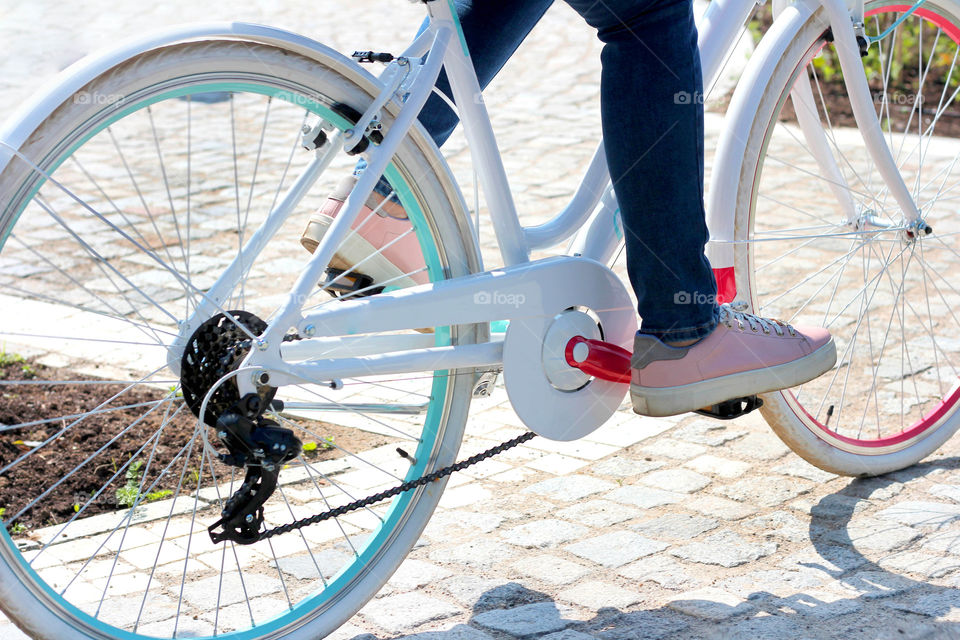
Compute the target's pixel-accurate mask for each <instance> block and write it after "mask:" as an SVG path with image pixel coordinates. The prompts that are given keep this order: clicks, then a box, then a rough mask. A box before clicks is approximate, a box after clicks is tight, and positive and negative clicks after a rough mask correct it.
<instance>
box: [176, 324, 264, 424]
mask: <svg viewBox="0 0 960 640" xmlns="http://www.w3.org/2000/svg"><path fill="white" fill-rule="evenodd" d="M227 313H229V314H230V316H233V318H235V319H236V322H234V321H233V320H232V319H230V318H229V317H227V315H225V314H222V313H218V314H217V315H215V316H213V317H212V318H210V319H209V320H207V321H206V322H204V323H203V324H201V325H200V326H199V327H198V328H197V330H196V331H194V332H193V335H191V336H190V339H189V340H188V341H187V344H186V348H185V349H184V351H183V357H182V358H181V359H180V386H181V388H182V389H183V399H184V401H185V402H186V403H187V406H188V407H190V410H191V411H193V414H194V415H195V416H198V417H199V416H200V407H201V405H202V404H203V399H204V397H206V395H207V393H208V392H209V391H210V389H212V388H213V386H214V385H215V384H216V383H217V381H218V380H220V379H221V378H223V376H225V375H227V374H229V373H231V372H233V371H236V369H237V368H238V367H239V366H240V363H241V362H243V359H244V358H245V357H246V355H247V353H249V352H250V347H251V339H250V334H253V335H255V336H259V335H260V334H262V333H263V332H264V330H265V329H266V328H267V323H266V322H264V321H263V320H261V319H260V318H258V317H257V316H255V315H253V314H252V313H250V312H248V311H239V310H238V311H228V312H227ZM238 323H239V324H238ZM241 325H242V327H243V328H241ZM244 329H246V331H244ZM247 332H249V334H248V333H247ZM257 393H258V395H259V396H260V400H261V405H260V406H262V407H266V406H269V404H270V401H271V400H273V397H274V395H276V393H277V388H276V387H269V386H266V385H264V386H260V387H259V388H258V391H257ZM239 400H240V392H239V390H238V388H237V383H236V380H235V379H230V380H228V381H226V382H224V383H223V384H221V385H220V386H219V387H218V388H217V390H216V391H214V392H213V395H212V396H211V397H210V401H209V402H208V403H207V410H206V412H205V414H204V416H203V421H204V423H206V424H207V425H208V426H211V427H215V426H216V425H217V419H219V418H220V416H222V415H223V414H224V413H225V412H226V411H228V410H229V409H230V408H231V407H233V406H234V405H235V404H236V403H237V402H238V401H239Z"/></svg>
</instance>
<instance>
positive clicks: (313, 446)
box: [303, 436, 333, 452]
mask: <svg viewBox="0 0 960 640" xmlns="http://www.w3.org/2000/svg"><path fill="white" fill-rule="evenodd" d="M317 449H319V450H320V451H329V450H330V449H333V438H331V437H329V436H328V437H326V438H323V439H322V440H320V442H313V441H312V440H311V441H309V442H304V443H303V450H304V451H307V452H310V451H316V450H317Z"/></svg>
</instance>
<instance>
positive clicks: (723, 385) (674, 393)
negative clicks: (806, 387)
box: [630, 338, 837, 417]
mask: <svg viewBox="0 0 960 640" xmlns="http://www.w3.org/2000/svg"><path fill="white" fill-rule="evenodd" d="M836 362H837V348H836V345H835V344H834V342H833V338H830V341H829V342H827V343H826V344H825V345H823V346H822V347H820V348H819V349H817V350H816V351H814V352H813V353H811V354H809V355H806V356H804V357H802V358H800V359H798V360H794V361H792V362H786V363H784V364H780V365H777V366H775V367H766V368H763V369H755V370H752V371H744V372H742V373H732V374H730V375H727V376H722V377H719V378H711V379H709V380H703V381H700V382H693V383H691V384H684V385H679V386H676V387H641V386H638V385H634V384H631V385H630V399H631V400H632V401H633V411H634V412H635V413H639V414H640V415H644V416H653V417H663V416H674V415H677V414H679V413H686V412H688V411H695V410H697V409H700V408H701V407H709V406H710V405H712V404H717V403H718V402H723V401H724V400H729V399H731V398H741V397H744V396H752V395H755V394H758V393H767V392H769V391H779V390H781V389H789V388H790V387H795V386H797V385H799V384H803V383H805V382H809V381H810V380H813V379H814V378H816V377H818V376H820V375H823V374H824V373H826V372H827V371H829V370H830V369H831V368H832V367H833V365H834V364H836Z"/></svg>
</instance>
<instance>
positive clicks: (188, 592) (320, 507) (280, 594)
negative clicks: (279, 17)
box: [0, 41, 477, 640]
mask: <svg viewBox="0 0 960 640" xmlns="http://www.w3.org/2000/svg"><path fill="white" fill-rule="evenodd" d="M340 67H342V64H341V63H339V62H337V63H336V64H335V61H334V60H332V59H331V60H330V61H327V62H325V61H323V60H317V59H312V58H311V59H308V58H306V57H303V56H300V55H298V54H294V53H291V52H289V51H284V50H280V49H278V48H275V47H271V46H265V45H259V44H253V43H248V42H236V41H211V42H194V43H186V44H180V45H174V46H169V47H166V48H163V49H158V50H155V51H151V52H148V53H145V54H142V55H140V56H138V57H137V58H134V59H131V60H128V61H125V62H124V63H122V64H120V65H118V66H117V67H115V68H114V69H112V70H110V71H109V72H106V73H104V74H103V75H101V76H100V77H98V78H97V79H96V80H94V81H93V82H91V83H90V84H89V85H88V86H86V87H85V88H84V89H83V90H82V91H81V92H79V93H78V94H76V96H75V97H74V98H73V99H72V100H70V101H68V102H67V103H64V104H63V105H61V106H60V107H59V108H58V109H57V110H56V111H55V112H54V113H53V114H52V115H51V116H50V117H49V118H48V119H47V120H45V121H44V122H43V123H42V124H41V125H40V126H39V127H38V128H37V129H36V130H35V131H34V132H33V134H32V135H31V136H30V137H29V139H28V140H27V141H26V142H25V144H24V145H23V147H22V149H21V151H22V153H23V154H24V156H26V157H27V158H29V159H30V161H31V162H30V163H28V162H25V161H23V160H21V159H15V160H13V161H12V162H11V164H10V165H9V166H8V167H7V168H6V169H5V170H4V171H3V173H0V194H2V199H0V264H2V265H3V270H2V275H0V300H2V302H3V304H2V307H3V309H4V310H5V313H4V314H3V318H2V320H0V341H2V347H3V352H2V354H0V355H2V357H0V379H2V380H0V381H2V390H3V411H2V414H0V423H2V424H0V519H2V523H3V525H4V527H2V528H0V608H2V609H3V610H4V611H5V612H6V613H7V614H8V615H9V616H10V617H11V618H12V619H13V620H14V621H16V622H17V623H18V624H19V625H20V626H21V627H22V628H23V629H24V630H26V631H27V632H28V633H30V634H31V635H32V636H34V637H37V638H49V639H52V640H61V639H63V638H87V639H96V640H116V639H119V638H124V639H129V638H134V637H152V638H154V637H188V636H189V637H205V638H209V637H217V638H244V639H252V638H258V639H260V638H274V639H278V638H298V639H301V640H308V639H309V640H314V639H316V638H322V637H324V636H326V635H327V634H328V633H330V632H331V631H333V630H334V629H336V628H337V627H338V626H339V625H340V624H342V623H343V622H344V621H345V620H347V619H348V618H349V617H350V616H352V615H353V614H354V613H355V612H356V611H357V610H358V609H359V608H360V607H361V606H362V605H363V604H364V603H365V602H366V601H367V600H369V599H370V598H371V597H372V596H373V595H374V594H375V593H376V592H377V590H378V589H379V588H380V586H381V585H382V584H383V583H384V582H385V581H386V580H387V578H388V577H389V576H390V575H391V573H392V572H393V571H394V570H395V569H396V567H397V566H398V565H399V564H400V562H401V561H402V560H403V559H404V557H405V556H406V554H407V552H408V551H409V549H410V548H411V546H412V545H413V544H414V543H415V542H416V540H417V539H418V537H419V535H420V533H421V531H422V529H423V527H424V525H425V524H426V522H427V519H428V518H429V517H430V515H431V513H432V511H433V509H434V507H435V506H436V503H437V501H438V499H439V496H440V494H441V492H442V489H443V486H442V485H443V483H436V484H434V485H431V486H427V487H422V488H420V489H417V490H414V491H409V492H407V493H404V494H402V495H400V496H397V497H396V498H394V499H392V500H391V501H386V502H382V503H379V504H374V505H371V506H369V507H367V508H363V509H359V510H357V511H353V512H350V513H347V514H343V515H342V516H341V517H338V518H336V519H333V520H329V521H327V522H325V523H323V524H320V525H315V526H311V527H308V528H305V529H302V530H299V531H295V532H292V533H288V534H285V535H281V536H279V537H274V538H271V539H269V540H266V541H261V542H258V543H255V544H253V545H249V546H241V545H237V544H234V543H232V542H227V543H221V544H213V543H212V542H211V540H210V538H209V537H208V535H207V532H206V528H207V527H208V526H210V525H211V524H212V523H213V522H214V521H216V520H217V519H218V518H219V515H220V512H221V510H222V508H223V506H224V501H225V500H226V499H227V498H228V497H229V496H230V495H231V494H232V493H234V492H235V491H236V490H237V487H238V485H239V482H240V480H241V479H242V475H240V474H239V473H238V470H237V469H236V468H234V467H230V466H227V465H225V464H224V463H223V462H221V461H219V460H218V459H217V458H216V456H215V453H216V452H217V451H223V449H222V447H221V446H219V445H217V446H216V447H214V446H210V445H208V444H206V442H207V441H210V442H211V443H216V442H217V436H216V435H215V434H214V433H212V431H213V430H210V429H209V427H207V426H206V425H204V424H203V423H202V422H201V421H199V420H198V419H197V417H196V415H195V414H196V413H198V411H197V409H199V407H194V406H193V404H194V403H195V400H196V398H197V397H200V398H202V397H203V396H204V395H205V392H206V391H207V390H208V388H209V385H210V384H212V382H213V381H215V380H216V379H217V378H218V377H219V376H220V374H223V373H225V372H229V371H230V370H231V369H230V368H231V366H233V363H236V362H238V361H239V360H240V359H242V357H241V356H242V354H243V350H244V349H249V348H250V341H249V340H247V336H246V335H244V334H249V333H250V332H251V331H252V332H253V333H256V332H257V331H258V329H257V328H256V327H258V326H262V325H261V324H258V321H255V320H252V319H250V318H251V316H257V317H259V318H260V319H262V320H269V319H270V317H271V314H273V313H274V312H275V311H276V309H277V307H278V305H279V304H280V303H282V302H283V301H284V300H285V297H286V296H285V292H286V291H287V290H288V289H289V288H290V287H291V285H292V283H293V281H294V279H295V278H296V276H297V275H298V273H299V271H300V270H301V269H302V268H303V265H304V264H305V263H306V260H307V258H308V254H307V253H306V252H305V251H303V249H302V248H301V246H300V242H299V238H300V232H301V230H302V229H303V228H304V225H305V222H306V218H307V216H308V215H309V214H310V212H311V211H312V210H314V209H316V208H317V206H319V205H320V204H321V203H322V202H323V201H324V197H325V196H326V195H327V194H328V193H329V192H331V191H333V189H334V187H335V185H336V184H337V183H338V182H339V181H340V180H341V179H342V178H343V177H344V176H347V175H349V174H350V172H351V171H352V170H353V168H354V165H355V163H356V157H350V156H346V155H345V154H340V156H339V157H337V158H336V159H335V160H334V161H333V162H332V164H331V165H330V168H329V169H328V170H327V171H326V173H324V174H323V175H322V176H321V178H320V179H319V180H318V182H317V183H316V185H315V186H314V188H313V190H312V192H311V193H310V194H309V195H308V196H307V199H306V200H305V201H304V203H302V205H301V207H300V208H299V209H298V211H297V212H296V213H295V215H294V216H293V217H292V218H291V219H290V220H288V221H287V222H286V223H284V225H283V226H282V227H281V228H280V230H279V231H278V232H277V233H276V235H275V236H274V237H273V238H272V239H271V241H270V243H269V245H268V246H267V247H266V249H265V250H264V251H263V252H261V253H260V254H259V255H258V256H257V258H256V259H255V260H252V261H250V262H249V263H244V264H242V265H241V267H242V268H241V270H240V271H241V272H242V273H243V274H244V275H243V277H241V278H240V279H239V282H238V283H237V285H236V286H235V287H234V288H233V290H232V291H231V292H230V295H228V296H225V297H223V299H222V300H221V301H219V302H218V303H217V307H218V309H219V310H220V311H228V310H229V311H230V312H231V314H230V316H231V317H235V318H240V319H241V321H240V324H243V325H244V326H242V327H241V326H239V325H237V326H230V325H229V322H221V323H216V322H214V323H211V324H209V325H207V326H206V328H205V330H206V331H208V333H209V335H207V336H205V337H204V339H205V340H206V341H205V342H204V343H203V344H204V345H207V346H205V347H204V348H205V349H207V350H208V351H207V352H205V353H203V354H202V355H203V357H204V358H206V359H207V361H209V362H213V363H214V370H213V372H212V376H211V375H208V377H207V378H205V379H204V378H203V376H201V375H199V374H198V373H197V372H196V371H194V372H193V374H194V375H193V378H192V380H194V383H196V381H197V380H200V382H199V383H196V384H199V385H200V386H201V388H199V389H198V388H194V387H191V388H186V387H185V386H184V385H183V384H182V381H184V380H186V379H187V378H186V370H187V369H189V368H190V367H191V364H190V362H188V361H187V360H186V359H184V360H181V359H180V358H178V357H171V356H170V353H171V348H170V346H171V345H172V344H174V342H175V339H176V337H177V335H178V334H179V333H181V332H182V331H183V327H182V323H183V322H184V321H185V319H186V318H189V317H190V315H191V313H192V312H193V310H195V309H196V308H197V307H198V305H199V304H200V303H201V301H203V300H207V299H208V298H209V297H208V296H207V295H206V292H207V291H208V289H209V288H210V287H211V285H212V284H213V283H214V282H215V280H216V279H217V277H218V276H219V274H221V273H222V272H223V271H224V269H225V267H226V266H227V265H228V264H229V263H231V261H234V260H235V259H236V258H237V256H238V255H239V252H240V250H241V248H242V247H244V246H245V245H246V244H247V243H248V241H249V240H250V238H251V236H252V235H253V234H254V232H256V230H257V229H258V228H259V227H260V224H261V223H262V221H263V220H264V219H265V217H266V215H267V213H268V212H269V211H270V210H271V209H272V208H273V206H274V205H275V203H276V202H277V201H278V199H279V198H280V197H282V196H283V194H284V192H285V191H286V188H287V187H288V186H289V185H290V184H291V182H292V181H293V180H294V179H295V178H296V176H298V175H300V173H301V172H302V171H303V168H304V167H305V166H306V164H307V163H308V162H309V160H310V159H311V157H312V156H311V153H308V152H306V151H303V150H302V149H300V143H301V129H302V127H303V126H304V125H305V124H311V123H313V122H314V121H315V120H316V119H317V118H322V119H323V120H325V121H326V122H327V123H329V124H330V125H332V126H333V127H334V128H339V129H341V130H343V129H346V128H348V127H349V126H351V122H350V120H349V118H350V116H351V113H355V112H363V111H364V109H365V108H366V105H367V104H369V102H370V101H371V99H372V98H373V95H374V94H375V92H376V91H377V87H376V86H375V84H374V83H373V82H372V81H371V80H370V79H369V77H365V76H363V75H361V74H360V73H357V74H356V76H355V77H352V78H347V77H344V76H343V75H341V74H340V73H339V72H338V71H336V69H338V68H340ZM398 108H399V107H398V106H397V105H395V104H391V105H390V106H389V107H388V109H387V110H386V111H387V112H386V113H385V114H384V117H383V118H382V122H383V126H384V127H385V128H387V129H389V126H390V124H391V123H392V121H393V117H394V116H395V113H396V111H397V109H398ZM31 163H32V164H34V165H35V166H32V165H31ZM47 176H49V178H48V177H47ZM385 177H386V178H387V180H388V182H389V184H390V186H391V188H392V189H393V191H394V192H395V195H396V197H397V199H398V200H399V202H400V204H401V205H402V206H403V209H404V210H405V211H406V212H407V214H408V215H409V220H408V221H406V222H403V223H399V222H398V223H397V224H396V225H395V226H397V227H402V229H401V231H400V232H399V233H401V234H402V235H404V236H407V246H411V245H412V246H413V247H419V249H418V251H419V252H420V254H421V255H419V256H418V259H417V260H411V264H413V265H414V266H413V267H411V270H410V271H409V272H407V273H403V274H401V275H402V276H403V277H394V278H392V280H391V281H390V282H388V281H386V280H384V279H383V278H384V276H379V275H378V276H376V277H377V278H379V280H378V281H376V282H373V281H369V280H358V281H360V282H363V283H365V284H364V286H360V287H353V289H351V290H350V291H347V292H344V291H343V290H341V291H340V292H339V295H340V296H348V297H349V296H359V295H369V294H376V293H377V292H378V291H380V290H382V289H383V288H385V287H390V288H396V287H402V286H407V285H409V284H412V283H413V282H416V281H419V282H424V281H436V280H442V279H445V278H452V277H458V276H462V275H466V274H467V273H470V272H472V271H474V270H476V269H477V258H476V253H475V248H474V245H473V244H472V236H471V234H470V231H469V225H468V224H467V222H466V216H465V213H464V210H463V206H462V201H461V199H460V197H459V193H458V191H457V190H456V187H455V186H454V184H453V183H452V181H451V179H450V177H449V171H448V170H447V169H446V167H445V164H444V162H443V160H442V158H440V156H439V155H438V154H437V152H436V148H435V147H434V146H433V144H432V143H431V142H430V141H429V140H428V139H427V138H426V136H425V135H424V133H423V131H422V130H421V129H419V128H416V129H414V130H412V131H411V133H410V135H409V136H408V137H407V139H405V141H404V142H403V143H402V144H401V146H400V148H399V150H398V152H397V154H396V155H395V157H394V158H393V159H392V161H391V164H390V167H389V169H388V171H387V173H386V175H385ZM376 218H377V216H376V215H373V216H368V217H367V219H370V220H374V219H376ZM355 231H356V233H357V234H360V233H362V231H363V229H362V223H360V224H358V225H356V226H355ZM410 240H413V242H412V243H411V242H410ZM380 253H381V249H380V248H378V247H372V248H371V249H370V255H369V257H368V259H366V262H365V265H364V267H363V268H361V267H360V262H361V261H363V260H364V259H365V258H366V256H364V257H357V256H353V257H352V260H353V261H355V263H356V265H357V269H356V271H357V272H363V271H364V269H366V267H367V265H369V264H371V263H374V262H376V261H377V260H378V259H380V258H381V257H382V256H381V255H380ZM407 257H408V258H410V256H407ZM347 266H350V265H347ZM367 275H369V274H367ZM354 280H357V279H356V278H355V279H354ZM324 288H325V287H318V288H317V289H316V292H315V294H314V295H313V296H312V297H311V298H310V299H309V300H307V301H305V302H304V305H303V307H304V308H305V309H309V308H312V307H317V306H321V305H325V304H339V303H338V302H337V301H336V299H335V298H334V297H332V296H331V295H329V293H328V292H327V291H325V290H324ZM241 311H242V312H243V313H241ZM243 319H246V320H243ZM202 320H204V318H200V321H202ZM401 333H402V332H401ZM408 333H409V335H399V336H398V334H397V332H392V333H391V334H389V336H381V337H380V338H381V339H382V338H384V337H389V338H390V339H397V340H406V341H407V342H410V341H411V340H416V341H419V342H421V343H422V342H429V345H430V346H433V345H449V344H458V343H460V344H462V343H470V342H473V341H475V340H476V339H477V335H476V334H477V328H476V327H474V326H457V327H427V326H425V327H423V328H422V329H420V330H419V331H418V332H408ZM321 337H322V336H321ZM207 338H209V339H207ZM353 338H354V339H355V340H356V339H359V338H360V336H353ZM374 338H377V336H374ZM218 345H219V346H218ZM216 367H221V368H222V370H217V369H216ZM207 373H208V374H209V372H207ZM461 373H462V375H461ZM205 375H206V374H205ZM398 378H400V379H398ZM204 380H206V382H204ZM472 383H473V371H469V372H458V371H436V372H427V373H426V374H424V375H420V376H418V375H406V376H394V377H393V378H392V379H388V378H386V377H383V376H381V377H380V378H369V377H368V378H358V379H344V380H343V381H342V384H341V385H339V386H338V385H333V386H331V385H329V384H327V385H323V384H316V385H295V386H290V387H283V388H281V389H280V390H279V392H278V394H277V398H278V399H282V400H284V401H285V403H286V407H287V409H285V410H281V411H282V412H280V413H276V412H272V413H269V414H268V416H267V417H268V418H270V419H271V420H273V421H275V422H277V423H278V424H280V425H281V426H283V427H285V428H288V429H291V430H292V431H293V432H294V434H295V435H296V436H297V438H299V439H300V440H301V441H302V442H303V443H305V445H306V446H305V447H304V451H303V453H302V454H301V455H299V456H298V457H297V458H295V459H293V460H291V461H290V462H289V463H288V466H287V468H285V469H284V470H283V471H281V473H280V484H279V486H278V488H277V490H276V491H275V493H274V494H273V496H272V498H271V499H270V500H269V501H268V502H267V503H266V504H265V505H264V508H265V514H264V517H265V520H266V525H265V526H268V527H269V526H276V525H279V524H284V523H287V522H290V521H292V520H295V519H298V518H302V517H305V516H308V515H312V514H314V513H317V512H319V511H325V510H328V509H331V508H334V507H337V506H340V505H343V504H346V503H348V502H351V501H353V500H355V499H358V498H362V497H364V496H367V495H370V494H372V493H377V492H379V491H381V490H382V489H383V488H385V487H388V486H393V485H395V484H398V483H400V482H402V481H403V480H405V479H407V480H409V479H413V478H416V477H419V476H421V475H423V474H424V473H429V472H430V471H432V470H434V469H436V468H438V467H442V466H444V465H446V464H448V463H450V462H452V461H453V460H454V459H455V457H456V454H457V450H458V447H459V443H460V440H461V438H462V433H463V428H464V423H465V420H466V414H467V408H468V406H469V400H470V391H471V386H472ZM192 384H193V383H192ZM229 384H233V383H232V382H230V383H228V385H229ZM204 385H206V386H204ZM187 386H189V385H187ZM185 396H186V399H185ZM191 399H193V401H191ZM214 404H216V403H214ZM211 406H213V405H211ZM222 408H223V407H221V408H220V409H215V411H216V410H221V409H222ZM398 449H402V450H403V451H404V454H405V456H401V455H399V454H398V452H397V451H398Z"/></svg>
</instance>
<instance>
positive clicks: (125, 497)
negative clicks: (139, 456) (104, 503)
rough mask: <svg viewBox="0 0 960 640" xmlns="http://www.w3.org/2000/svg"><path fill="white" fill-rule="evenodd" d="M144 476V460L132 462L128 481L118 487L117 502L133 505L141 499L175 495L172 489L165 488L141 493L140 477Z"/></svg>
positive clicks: (128, 469)
mask: <svg viewBox="0 0 960 640" xmlns="http://www.w3.org/2000/svg"><path fill="white" fill-rule="evenodd" d="M142 476H143V461H142V460H137V461H135V462H131V463H130V466H129V467H127V473H126V478H127V483H126V484H125V485H124V486H122V487H120V488H119V489H117V493H116V496H117V504H118V505H120V506H121V507H132V506H133V505H135V504H137V501H138V500H140V499H141V497H142V502H153V501H155V500H163V499H164V498H166V497H168V496H171V495H173V492H172V491H169V490H167V489H163V490H160V491H151V492H150V493H146V494H141V493H140V478H141V477H142Z"/></svg>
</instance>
